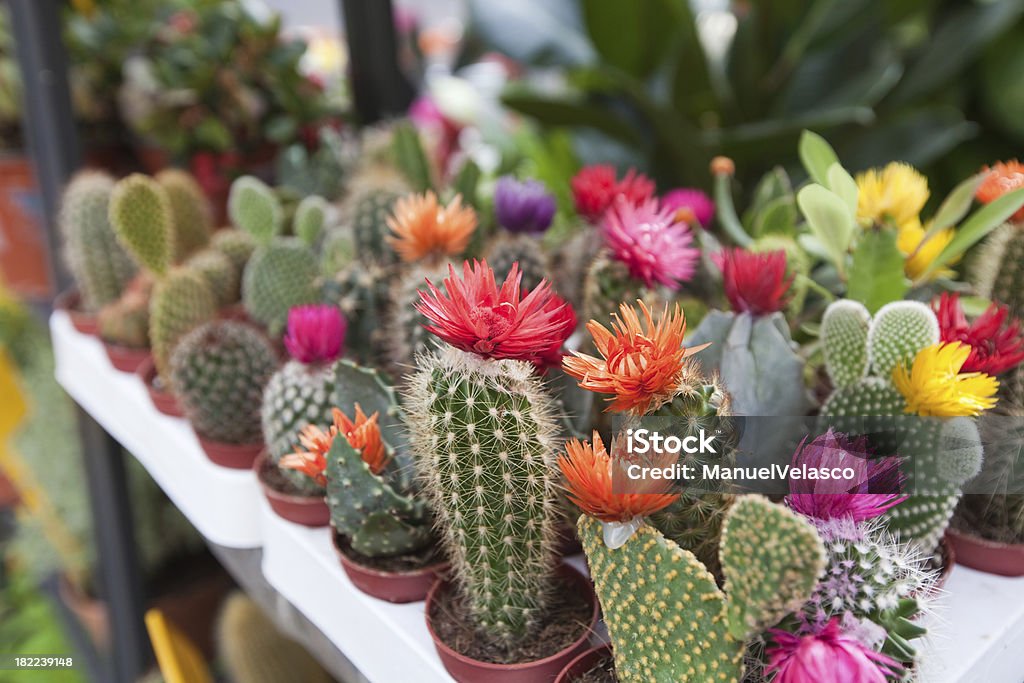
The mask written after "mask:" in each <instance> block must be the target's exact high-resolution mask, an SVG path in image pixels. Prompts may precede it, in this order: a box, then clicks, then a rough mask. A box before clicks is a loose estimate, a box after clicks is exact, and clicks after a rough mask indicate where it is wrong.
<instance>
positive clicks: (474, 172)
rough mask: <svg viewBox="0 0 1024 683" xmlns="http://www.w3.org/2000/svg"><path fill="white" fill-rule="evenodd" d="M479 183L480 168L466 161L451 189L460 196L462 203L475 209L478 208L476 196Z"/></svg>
mask: <svg viewBox="0 0 1024 683" xmlns="http://www.w3.org/2000/svg"><path fill="white" fill-rule="evenodd" d="M479 182H480V167H479V166H477V165H476V164H475V163H473V162H472V161H466V163H465V164H464V165H463V166H462V170H460V171H459V175H458V176H456V177H455V180H454V181H453V182H452V189H453V190H455V192H457V193H458V194H460V195H462V202H463V203H464V204H466V205H468V206H472V207H473V208H475V209H478V208H480V206H479V197H478V196H477V191H476V188H477V183H479Z"/></svg>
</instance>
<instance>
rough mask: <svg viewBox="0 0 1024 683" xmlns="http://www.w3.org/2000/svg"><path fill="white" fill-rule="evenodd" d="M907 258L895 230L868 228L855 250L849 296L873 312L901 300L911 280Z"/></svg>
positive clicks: (848, 290)
mask: <svg viewBox="0 0 1024 683" xmlns="http://www.w3.org/2000/svg"><path fill="white" fill-rule="evenodd" d="M903 259H904V257H903V253H902V252H901V251H900V250H899V248H898V247H897V246H896V232H895V231H893V230H874V229H870V230H867V231H866V232H864V233H863V234H862V235H861V236H860V238H859V239H858V240H857V248H856V249H854V251H853V261H852V263H851V265H850V279H849V285H848V287H847V290H846V296H848V297H849V298H850V299H853V300H854V301H859V302H861V303H863V304H864V305H865V306H866V307H867V309H868V311H869V312H871V313H875V312H877V311H878V309H879V308H881V307H883V306H885V305H886V304H888V303H890V302H894V301H898V300H899V299H901V298H902V297H903V295H904V293H905V292H906V291H907V288H908V284H909V283H908V282H907V279H906V277H904V275H903Z"/></svg>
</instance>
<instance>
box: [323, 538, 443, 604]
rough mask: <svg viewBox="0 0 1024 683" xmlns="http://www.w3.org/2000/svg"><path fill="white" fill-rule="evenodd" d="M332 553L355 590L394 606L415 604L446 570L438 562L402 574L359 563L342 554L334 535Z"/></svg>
mask: <svg viewBox="0 0 1024 683" xmlns="http://www.w3.org/2000/svg"><path fill="white" fill-rule="evenodd" d="M331 536H332V539H331V540H332V541H333V544H334V552H335V553H336V554H337V555H338V560H340V561H341V566H342V568H344V570H345V574H346V575H347V576H348V578H349V580H351V581H352V583H353V584H355V587H356V588H358V589H359V590H361V591H362V592H364V593H366V594H367V595H372V596H373V597H375V598H378V599H380V600H386V601H388V602H394V603H405V602H419V601H420V600H423V599H425V598H426V597H427V593H429V592H430V589H431V587H432V586H433V585H434V584H435V583H436V582H437V577H438V576H439V575H441V574H443V573H444V571H445V570H446V569H447V568H448V563H447V562H445V561H444V560H439V561H438V562H435V563H434V564H431V565H427V566H426V567H422V568H420V569H414V570H411V571H404V572H389V571H384V570H382V569H375V568H374V567H368V566H366V565H365V564H359V563H358V562H356V561H355V560H353V559H351V558H350V557H349V556H348V555H346V554H345V550H344V549H343V548H342V547H341V546H340V545H339V544H338V538H339V537H338V534H336V533H334V534H331Z"/></svg>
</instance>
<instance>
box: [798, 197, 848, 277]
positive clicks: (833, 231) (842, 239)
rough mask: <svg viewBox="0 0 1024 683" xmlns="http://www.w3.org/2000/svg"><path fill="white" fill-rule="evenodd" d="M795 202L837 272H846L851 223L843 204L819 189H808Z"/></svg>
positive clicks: (837, 198)
mask: <svg viewBox="0 0 1024 683" xmlns="http://www.w3.org/2000/svg"><path fill="white" fill-rule="evenodd" d="M796 202H797V204H798V205H799V206H800V211H801V212H803V214H804V218H806V219H807V225H808V226H809V227H810V228H811V232H812V233H814V235H815V237H817V238H818V240H819V241H820V242H821V244H822V246H824V248H825V249H826V250H827V251H828V254H829V257H830V260H831V261H832V262H833V263H834V264H835V266H836V269H837V270H838V271H839V272H840V273H843V272H845V270H846V250H847V249H848V248H849V246H850V240H851V239H852V238H853V227H854V220H853V216H852V215H850V211H849V209H848V208H847V205H846V202H844V201H843V200H842V198H840V197H839V195H837V194H836V193H835V192H832V191H830V190H827V189H825V188H824V187H822V186H821V185H808V186H807V187H805V188H803V189H802V190H800V192H798V193H797V195H796Z"/></svg>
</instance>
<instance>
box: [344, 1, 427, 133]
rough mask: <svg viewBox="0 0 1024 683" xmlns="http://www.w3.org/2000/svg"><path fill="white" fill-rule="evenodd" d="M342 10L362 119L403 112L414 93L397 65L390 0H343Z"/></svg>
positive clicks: (361, 120)
mask: <svg viewBox="0 0 1024 683" xmlns="http://www.w3.org/2000/svg"><path fill="white" fill-rule="evenodd" d="M341 11H342V16H343V17H344V21H345V33H346V36H347V37H348V50H349V71H350V77H351V81H352V96H353V99H354V100H355V107H356V113H357V115H358V117H359V121H360V123H363V124H369V123H373V122H375V121H379V120H380V119H382V118H385V117H387V116H394V115H398V114H402V113H404V112H405V110H406V109H407V108H408V106H409V103H410V102H411V101H412V97H413V94H414V93H413V88H412V86H411V85H410V84H409V82H408V81H407V80H406V78H405V76H404V75H403V74H402V71H401V69H399V67H398V45H397V42H396V40H395V23H394V17H393V16H392V12H391V0H341Z"/></svg>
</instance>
